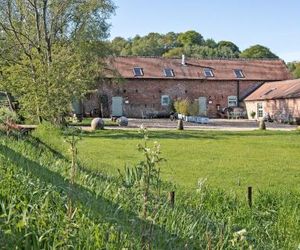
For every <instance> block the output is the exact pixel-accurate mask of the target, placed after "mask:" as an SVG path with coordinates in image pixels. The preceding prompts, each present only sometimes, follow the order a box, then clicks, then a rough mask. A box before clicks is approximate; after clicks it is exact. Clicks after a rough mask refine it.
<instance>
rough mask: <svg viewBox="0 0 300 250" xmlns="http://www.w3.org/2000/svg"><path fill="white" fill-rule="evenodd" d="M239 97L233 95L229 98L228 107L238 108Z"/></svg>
mask: <svg viewBox="0 0 300 250" xmlns="http://www.w3.org/2000/svg"><path fill="white" fill-rule="evenodd" d="M237 101H238V100H237V97H236V96H234V95H232V96H228V107H236V106H237Z"/></svg>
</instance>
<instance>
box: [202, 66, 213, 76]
mask: <svg viewBox="0 0 300 250" xmlns="http://www.w3.org/2000/svg"><path fill="white" fill-rule="evenodd" d="M203 72H204V75H205V77H214V73H213V71H212V69H210V68H204V69H203Z"/></svg>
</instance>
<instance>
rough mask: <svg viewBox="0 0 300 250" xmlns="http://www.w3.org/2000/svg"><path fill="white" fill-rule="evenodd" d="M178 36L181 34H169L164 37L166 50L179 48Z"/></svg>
mask: <svg viewBox="0 0 300 250" xmlns="http://www.w3.org/2000/svg"><path fill="white" fill-rule="evenodd" d="M178 36H179V34H178V33H174V32H168V33H167V34H166V35H163V36H162V42H163V44H164V47H165V49H167V50H170V49H174V48H177V47H179V46H180V43H179V42H178Z"/></svg>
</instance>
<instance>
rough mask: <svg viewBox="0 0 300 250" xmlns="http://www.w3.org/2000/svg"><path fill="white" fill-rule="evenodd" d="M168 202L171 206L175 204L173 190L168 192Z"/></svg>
mask: <svg viewBox="0 0 300 250" xmlns="http://www.w3.org/2000/svg"><path fill="white" fill-rule="evenodd" d="M169 202H170V205H171V207H174V204H175V191H171V192H170V193H169Z"/></svg>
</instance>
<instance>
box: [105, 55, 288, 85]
mask: <svg viewBox="0 0 300 250" xmlns="http://www.w3.org/2000/svg"><path fill="white" fill-rule="evenodd" d="M108 65H109V68H110V70H115V71H116V72H118V73H119V74H120V76H122V77H124V78H143V79H161V78H163V79H166V78H167V77H165V75H164V72H163V70H164V68H171V69H173V71H174V74H175V76H174V77H172V78H174V79H208V80H236V79H237V78H236V75H235V73H234V69H241V70H242V71H243V74H244V76H245V78H240V80H262V81H277V80H286V79H291V78H292V77H291V74H290V73H289V71H288V69H287V67H286V65H285V63H284V62H283V61H282V60H252V59H249V60H245V59H232V60H229V59H228V60H227V59H212V60H200V59H186V65H185V66H183V65H182V64H181V59H170V58H162V57H134V56H133V57H111V58H110V59H109V60H108ZM134 67H141V68H143V73H144V75H143V76H140V77H134V74H133V68H134ZM204 68H211V69H212V70H213V74H214V77H205V76H204V73H203V69H204ZM107 77H113V74H111V73H107ZM168 78H171V77H168Z"/></svg>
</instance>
